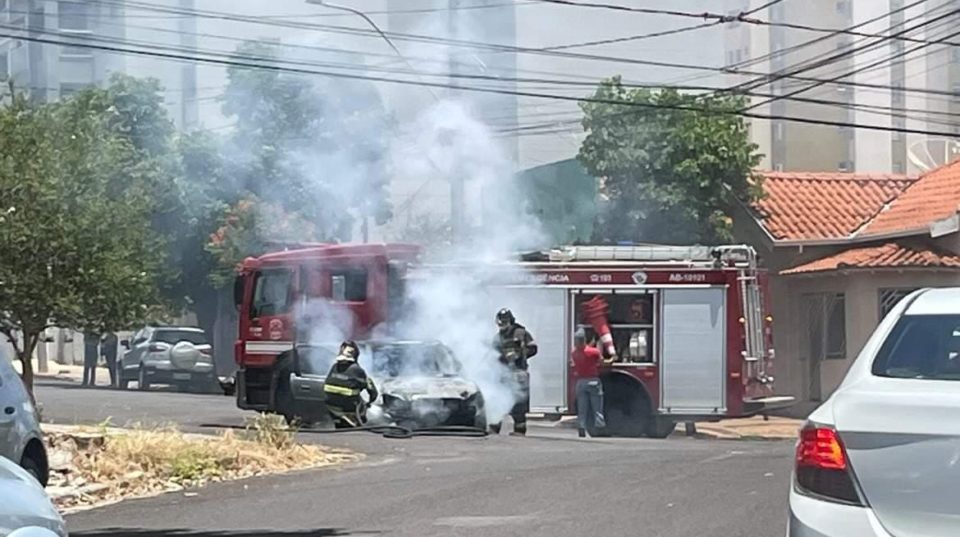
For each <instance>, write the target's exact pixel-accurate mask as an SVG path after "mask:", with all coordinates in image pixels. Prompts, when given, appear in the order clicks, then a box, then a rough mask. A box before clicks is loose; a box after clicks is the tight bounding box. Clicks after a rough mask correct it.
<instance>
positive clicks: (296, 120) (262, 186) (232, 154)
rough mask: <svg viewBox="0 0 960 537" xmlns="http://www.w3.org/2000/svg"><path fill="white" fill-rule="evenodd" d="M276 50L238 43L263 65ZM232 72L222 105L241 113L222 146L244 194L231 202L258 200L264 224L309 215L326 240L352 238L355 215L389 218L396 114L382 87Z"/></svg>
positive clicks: (271, 59)
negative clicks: (390, 138) (389, 159)
mask: <svg viewBox="0 0 960 537" xmlns="http://www.w3.org/2000/svg"><path fill="white" fill-rule="evenodd" d="M280 51H281V49H280V47H278V46H276V45H272V44H268V43H263V42H248V43H244V44H243V45H241V46H240V47H238V53H239V54H243V55H244V56H245V57H255V58H262V59H263V60H262V61H263V63H264V64H267V65H269V64H272V63H273V62H274V61H275V59H276V58H278V57H279V54H280ZM227 75H228V85H227V89H226V91H225V93H224V97H223V112H224V114H225V115H227V116H232V117H234V118H236V129H235V131H234V135H233V136H232V137H231V139H230V140H229V142H228V144H227V146H226V153H227V155H229V157H228V159H227V161H228V163H229V165H230V169H229V171H228V173H227V175H228V176H229V177H231V178H232V179H233V181H234V186H235V191H236V192H237V193H238V196H237V198H236V199H235V200H234V201H233V202H232V203H231V205H235V204H236V202H238V201H239V200H240V199H243V198H249V199H256V200H259V202H260V203H262V204H263V208H264V210H265V213H264V214H262V215H261V216H260V218H259V221H260V222H262V223H263V225H262V226H261V229H263V230H269V229H270V226H269V222H266V219H267V217H268V216H269V214H268V213H270V214H277V213H278V211H279V212H282V213H283V214H284V215H285V216H284V217H283V218H287V217H289V218H294V219H302V220H304V221H307V222H309V223H310V225H311V228H312V230H314V231H315V233H316V238H318V239H323V240H349V239H350V238H351V236H350V235H351V227H352V223H353V222H354V221H356V220H357V219H362V221H363V222H366V220H367V219H372V220H373V221H375V222H376V223H378V224H384V223H386V222H387V221H388V220H389V218H391V216H392V211H391V207H390V205H389V202H388V196H387V192H386V186H387V183H386V177H387V171H386V158H385V155H386V152H387V147H386V136H387V135H388V134H389V132H390V130H391V129H392V128H393V122H392V119H391V118H390V117H389V115H388V114H387V113H386V112H385V110H384V108H383V104H382V102H381V99H380V96H379V94H378V93H377V91H376V88H374V87H373V86H372V85H371V84H370V83H368V82H363V81H348V80H339V79H338V80H324V79H318V78H315V77H306V76H302V75H292V74H288V73H281V72H278V71H275V70H269V69H255V68H246V67H230V68H228V70H227ZM263 238H264V239H266V238H267V237H263ZM302 240H306V238H303V239H302ZM251 253H252V252H251Z"/></svg>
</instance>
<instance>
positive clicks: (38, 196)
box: [0, 95, 163, 391]
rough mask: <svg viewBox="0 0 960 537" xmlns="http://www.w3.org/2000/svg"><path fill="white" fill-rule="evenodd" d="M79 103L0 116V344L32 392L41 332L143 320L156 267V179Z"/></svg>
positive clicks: (16, 107)
mask: <svg viewBox="0 0 960 537" xmlns="http://www.w3.org/2000/svg"><path fill="white" fill-rule="evenodd" d="M89 112H90V111H89V109H88V108H87V107H85V106H83V105H81V104H80V103H79V102H74V101H70V100H68V101H67V102H64V103H58V104H32V103H30V102H28V101H27V100H26V99H25V98H24V97H23V96H19V95H18V96H14V97H13V99H12V103H11V104H10V105H9V106H7V107H4V108H0V200H2V201H0V204H2V210H0V213H2V220H0V333H2V334H3V335H5V336H6V337H7V339H8V340H9V341H10V342H11V343H12V344H13V346H14V349H15V351H16V354H17V357H18V358H19V359H20V360H21V362H22V365H23V367H22V374H23V379H24V382H25V384H26V385H27V387H28V389H29V390H31V391H32V386H33V367H32V364H31V361H30V357H31V355H32V353H33V350H34V348H35V346H36V344H37V341H38V338H39V337H40V334H41V333H42V331H43V330H44V329H45V328H46V327H48V326H67V327H73V328H80V329H104V328H113V327H116V326H123V325H127V324H129V323H132V322H136V321H138V320H144V319H146V318H147V317H148V316H149V315H150V314H151V313H152V312H153V310H152V306H153V305H155V304H157V303H159V296H158V289H157V286H156V282H157V281H158V277H157V274H158V272H159V271H160V268H161V266H162V261H163V251H162V248H161V245H162V244H161V242H160V241H159V238H158V237H157V235H156V234H155V233H154V232H153V230H152V228H151V223H150V220H149V218H148V215H150V214H152V213H153V212H154V208H155V199H154V197H153V195H152V194H153V192H154V191H155V190H156V183H157V182H158V181H160V180H161V178H162V173H161V172H160V170H158V168H157V167H156V166H155V165H154V163H151V162H149V161H143V160H142V159H141V158H140V154H139V153H138V152H137V151H136V150H135V148H134V147H133V146H132V145H131V144H130V142H129V141H128V140H127V139H126V138H124V137H122V136H118V135H117V134H116V132H115V131H114V129H113V127H112V126H111V124H110V118H109V117H104V116H102V115H97V114H91V113H89Z"/></svg>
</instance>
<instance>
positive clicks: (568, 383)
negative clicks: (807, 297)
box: [235, 244, 792, 437]
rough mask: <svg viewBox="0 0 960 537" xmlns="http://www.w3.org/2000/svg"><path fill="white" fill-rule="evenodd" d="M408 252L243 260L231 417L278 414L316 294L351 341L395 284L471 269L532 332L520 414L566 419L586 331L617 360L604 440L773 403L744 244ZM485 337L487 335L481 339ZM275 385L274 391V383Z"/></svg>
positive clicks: (769, 354) (767, 328)
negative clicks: (350, 329)
mask: <svg viewBox="0 0 960 537" xmlns="http://www.w3.org/2000/svg"><path fill="white" fill-rule="evenodd" d="M419 253H420V251H419V248H418V247H416V246H411V245H402V244H386V245H384V244H380V245H371V244H362V245H357V244H352V245H350V244H347V245H329V246H318V247H313V248H305V249H300V250H291V251H285V252H278V253H272V254H267V255H264V256H262V257H260V258H257V259H247V260H246V261H245V262H244V264H243V267H242V270H241V273H240V275H239V276H238V278H237V284H236V286H235V300H236V302H237V305H238V307H239V309H240V323H239V325H240V326H239V338H238V340H237V343H236V359H237V362H238V364H239V366H240V370H239V372H238V374H237V402H238V406H239V407H240V408H244V409H255V410H260V411H279V412H283V410H284V409H280V408H277V406H278V402H277V397H276V389H277V385H278V379H282V378H283V377H284V376H285V375H288V374H290V372H289V371H287V370H282V368H278V367H277V366H276V358H277V355H278V354H280V353H282V352H283V351H286V350H289V349H291V348H292V347H293V345H294V341H295V340H296V338H297V335H296V326H295V323H294V318H293V312H294V311H295V310H296V306H297V304H298V303H301V304H302V303H306V302H307V301H309V300H310V299H313V298H323V299H324V300H325V301H329V302H332V303H334V304H337V305H340V306H342V307H343V308H345V309H346V310H348V311H350V312H351V314H352V316H353V317H354V321H355V322H354V324H353V326H354V327H355V333H354V334H353V336H354V337H356V338H363V337H364V336H365V332H366V331H368V330H369V329H370V328H372V327H375V326H378V325H379V326H383V325H386V324H389V322H390V321H391V320H392V319H397V318H398V317H399V315H400V313H401V312H400V310H399V308H402V307H403V304H404V296H405V286H406V285H407V284H408V282H409V281H410V280H411V279H413V278H429V277H431V275H434V274H436V272H437V271H447V270H457V271H461V272H470V271H471V270H473V272H475V273H476V274H477V276H476V280H475V281H476V282H478V284H479V285H481V286H483V289H484V290H485V294H486V296H487V297H488V300H489V311H490V312H491V326H493V321H492V318H493V312H495V311H496V310H498V309H499V308H501V307H509V308H511V309H512V310H513V311H514V313H515V314H516V316H517V318H518V320H519V321H520V322H521V323H523V324H524V325H525V326H527V328H528V329H530V331H531V332H532V333H533V334H534V335H535V336H536V338H537V341H538V343H539V347H540V351H539V354H538V355H537V357H536V358H535V359H534V360H531V361H530V373H531V411H532V412H536V413H544V414H548V415H558V414H568V413H572V412H574V410H575V408H574V397H573V386H574V382H573V379H572V378H571V376H570V375H571V372H570V371H569V368H568V363H569V353H570V348H571V345H572V339H573V332H574V331H575V330H576V329H577V328H580V327H582V328H584V329H585V330H586V331H587V333H588V337H591V336H596V338H597V339H598V342H599V344H601V346H602V348H603V349H604V350H605V351H607V352H608V353H613V352H615V353H616V356H617V361H616V362H615V363H614V364H613V365H612V366H611V367H610V368H609V369H608V370H606V371H605V373H604V374H603V378H602V381H603V385H604V391H605V399H606V402H605V406H606V414H607V419H608V426H609V429H610V432H611V433H613V434H617V435H624V436H638V435H648V436H655V437H662V436H665V435H667V434H669V432H670V431H672V430H673V428H674V425H675V424H676V423H677V422H678V421H691V420H719V419H723V418H729V417H738V416H747V415H752V414H756V413H759V412H763V411H765V410H768V409H770V408H772V407H775V406H784V405H786V404H789V403H790V402H791V401H792V398H791V397H784V396H776V395H774V392H773V377H772V362H773V358H774V352H773V347H772V341H771V323H772V322H773V319H772V317H771V316H770V315H769V313H768V312H769V311H770V307H769V297H768V296H767V294H766V288H767V280H766V273H765V271H763V270H762V269H760V268H758V266H757V259H756V254H755V252H754V250H753V249H752V248H751V247H749V246H719V247H703V246H692V247H676V246H660V245H644V246H571V247H564V248H557V249H553V250H550V251H545V252H535V253H532V254H527V255H524V256H522V257H521V258H520V259H518V260H517V261H516V262H513V263H507V264H501V265H496V266H484V267H483V268H482V270H480V269H478V267H476V266H474V267H466V266H457V267H454V266H426V265H419V264H418V256H419ZM492 330H493V328H491V331H492ZM281 384H282V382H281Z"/></svg>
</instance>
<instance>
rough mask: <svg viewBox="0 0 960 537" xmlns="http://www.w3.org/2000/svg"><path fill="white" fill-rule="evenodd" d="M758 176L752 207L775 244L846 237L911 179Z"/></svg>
mask: <svg viewBox="0 0 960 537" xmlns="http://www.w3.org/2000/svg"><path fill="white" fill-rule="evenodd" d="M760 174H761V175H763V177H764V183H763V189H764V192H765V193H766V197H765V198H764V199H762V200H760V201H758V202H756V203H754V205H753V206H754V210H755V211H756V212H757V213H758V221H759V223H760V225H761V226H763V227H764V228H765V229H766V230H767V232H768V233H769V234H770V235H771V236H772V237H773V238H774V239H775V240H828V239H845V238H848V237H850V236H851V235H853V234H854V233H855V232H856V231H857V230H858V229H860V227H861V226H863V225H864V224H865V223H867V222H868V221H869V220H870V218H872V217H873V216H874V215H876V214H877V213H878V212H879V211H880V209H881V208H883V206H884V204H886V203H888V202H890V200H892V199H894V198H895V197H896V196H897V195H898V194H900V193H901V192H903V191H904V189H905V188H907V187H908V186H909V185H910V184H911V183H912V182H914V181H915V180H916V179H915V178H911V177H907V176H904V175H885V174H868V173H829V172H807V173H798V172H760Z"/></svg>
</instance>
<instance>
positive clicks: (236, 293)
mask: <svg viewBox="0 0 960 537" xmlns="http://www.w3.org/2000/svg"><path fill="white" fill-rule="evenodd" d="M243 284H244V279H243V275H242V274H241V275H239V276H237V277H236V278H234V279H233V306H234V307H235V308H237V309H240V306H241V305H243V287H244V285H243Z"/></svg>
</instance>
